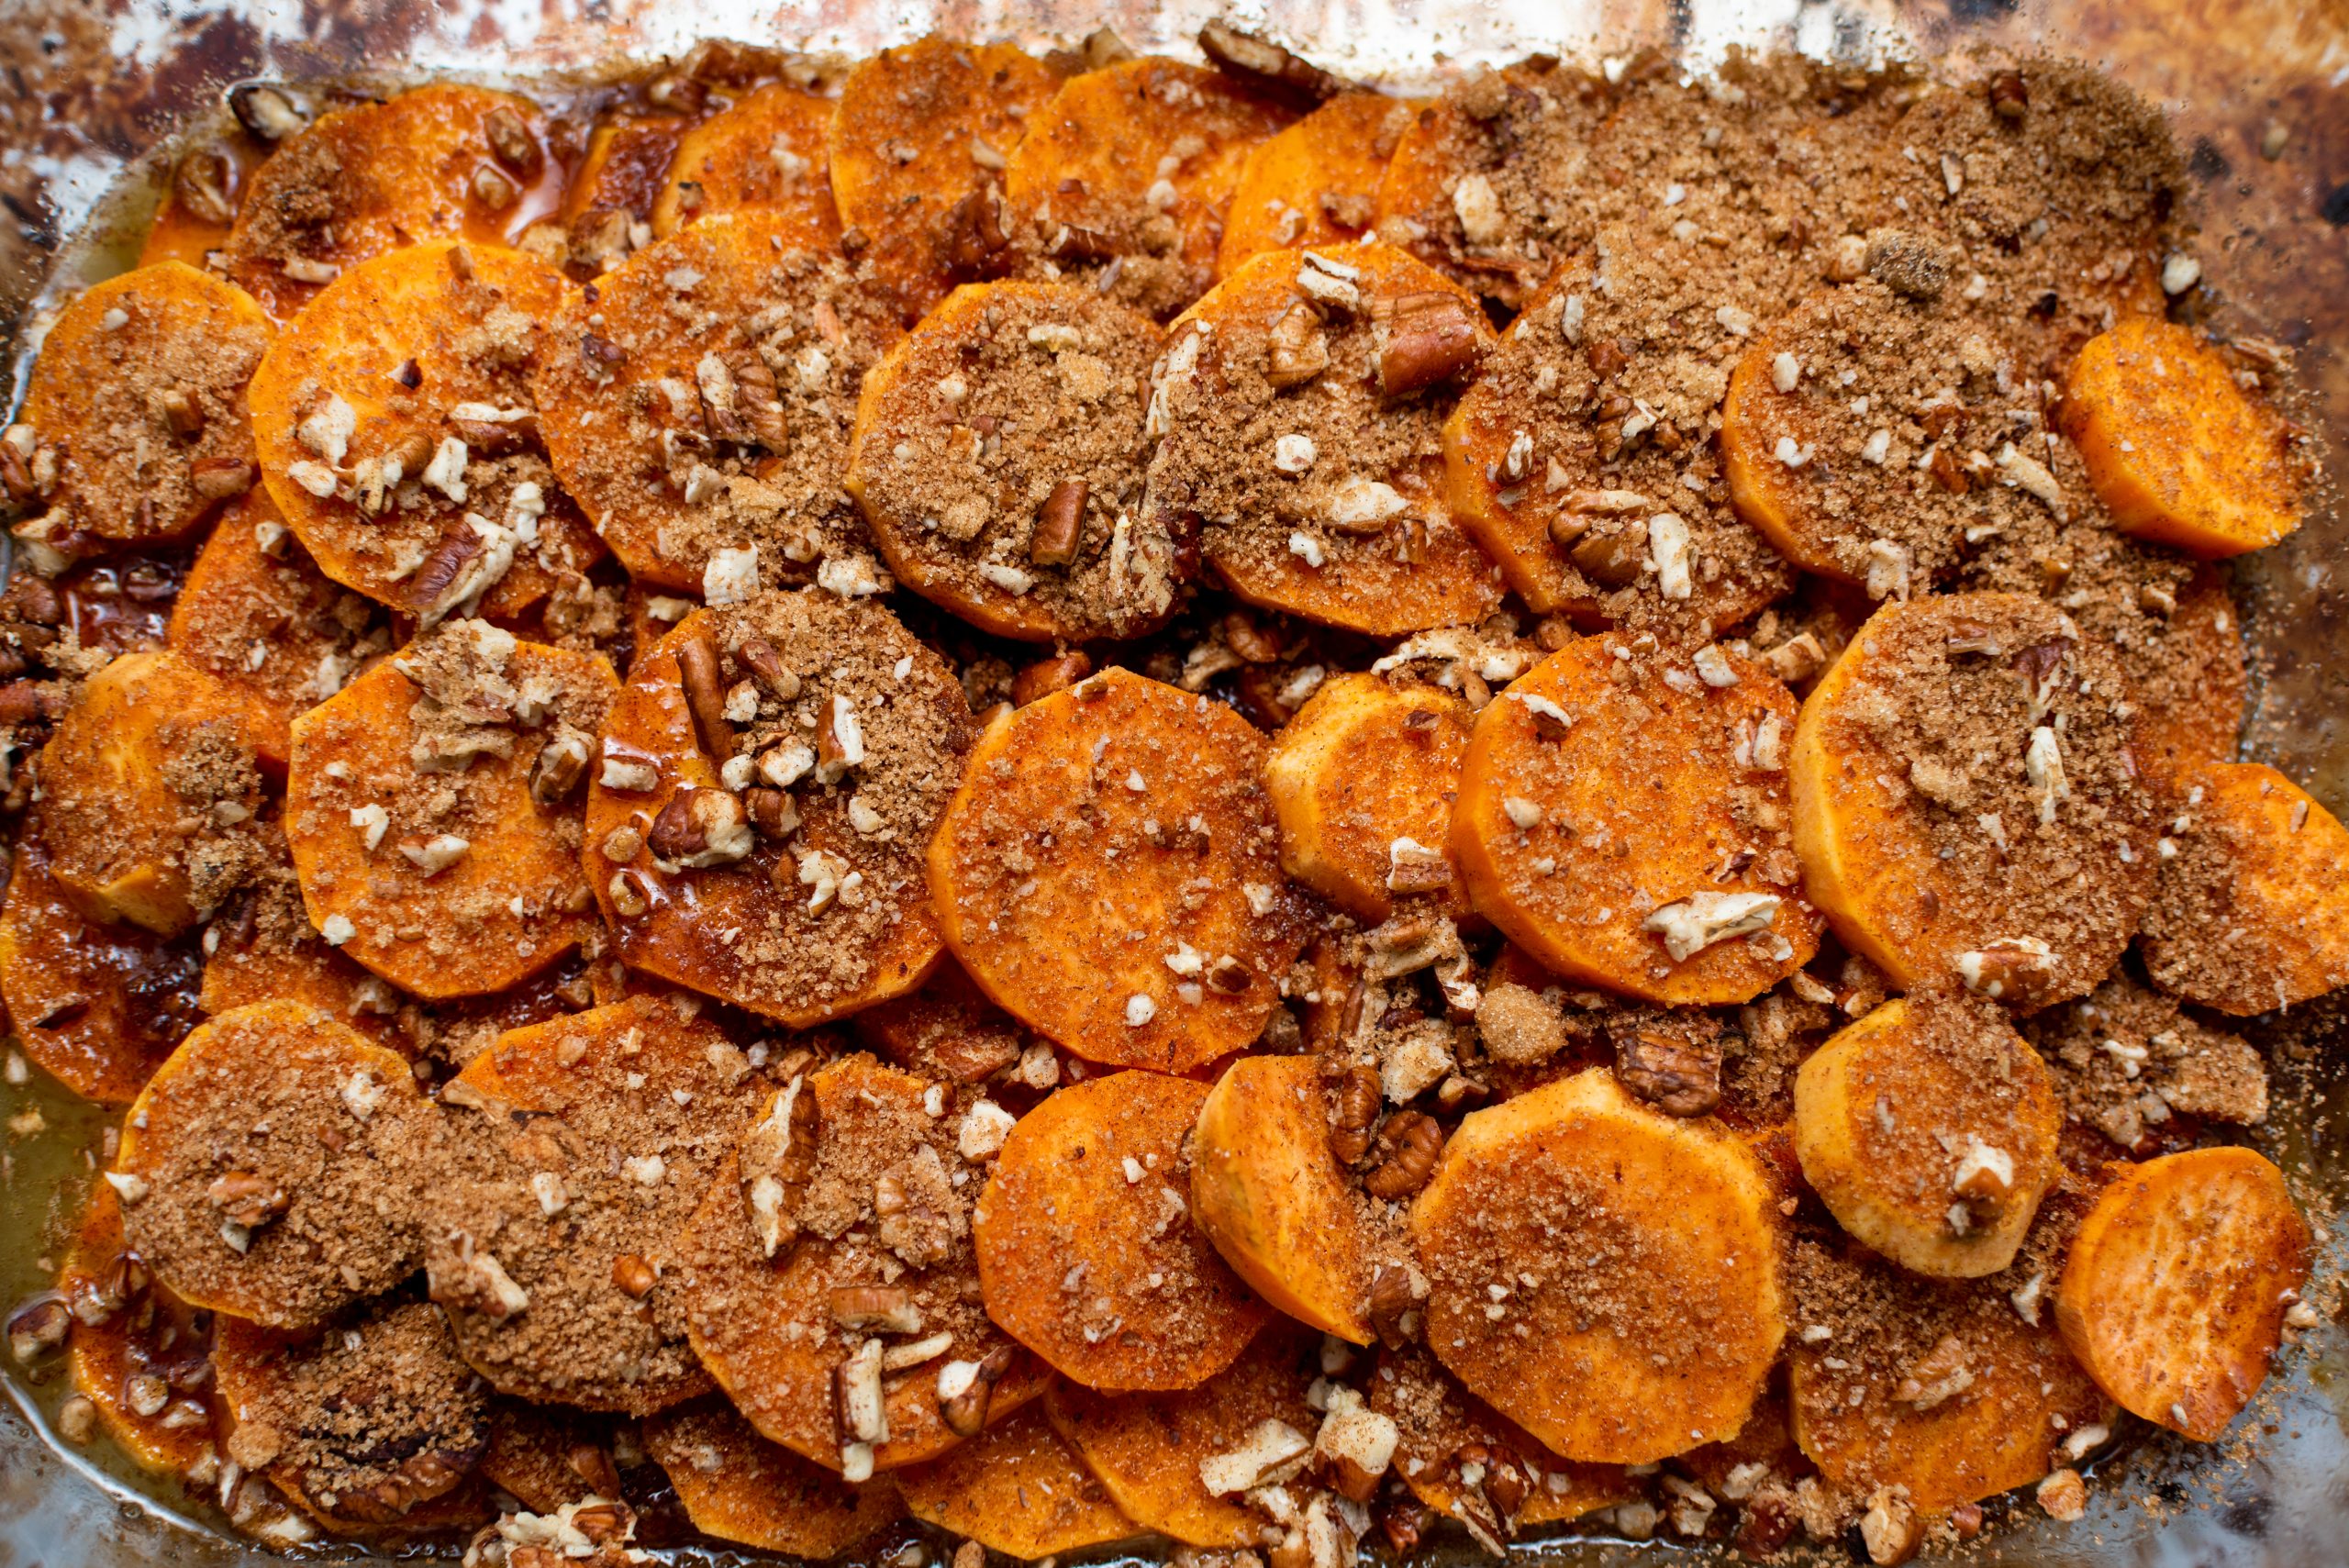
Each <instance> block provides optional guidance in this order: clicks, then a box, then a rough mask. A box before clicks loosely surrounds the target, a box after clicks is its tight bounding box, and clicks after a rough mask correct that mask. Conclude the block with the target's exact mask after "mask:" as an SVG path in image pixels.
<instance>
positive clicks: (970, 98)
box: [829, 33, 1061, 318]
mask: <svg viewBox="0 0 2349 1568" xmlns="http://www.w3.org/2000/svg"><path fill="white" fill-rule="evenodd" d="M1060 84H1061V83H1060V78H1059V77H1058V76H1056V75H1054V74H1053V73H1052V71H1050V70H1049V69H1048V68H1046V66H1045V65H1044V64H1043V62H1042V61H1039V60H1037V59H1036V58H1034V57H1033V56H1032V55H1030V54H1028V53H1026V52H1025V51H1023V50H1020V49H1019V48H1017V47H1015V46H1014V45H1011V44H1001V43H991V44H969V43H961V42H957V41H956V40H954V39H949V38H945V37H941V35H939V34H936V33H931V34H928V35H926V36H925V37H922V38H919V39H915V40H914V41H913V42H912V43H909V44H904V45H901V46H899V47H898V48H896V49H885V50H881V51H880V52H879V53H877V54H874V55H871V56H869V57H867V58H866V59H865V60H864V61H862V62H861V63H860V64H858V66H857V67H856V69H855V70H853V71H852V72H849V74H848V79H847V80H846V81H845V82H843V83H841V98H840V106H839V108H838V110H837V111H836V112H835V113H834V114H833V117H832V125H831V136H830V140H829V149H830V158H831V175H832V196H833V199H834V200H835V201H837V202H839V203H840V210H841V223H843V224H844V225H846V226H847V227H848V228H852V229H854V230H856V231H857V232H859V233H861V234H862V235H863V236H864V239H865V242H866V250H864V252H863V254H864V256H865V258H866V259H867V260H868V261H869V262H870V264H871V266H872V267H873V269H874V271H875V272H877V273H879V274H880V276H881V277H882V278H883V279H884V280H885V282H886V283H887V284H888V285H889V286H890V287H891V288H892V289H893V290H894V291H896V295H898V297H899V299H900V300H901V301H902V302H903V304H904V306H905V309H906V312H907V317H909V318H910V317H918V316H919V315H921V314H922V313H923V312H925V311H927V310H928V309H930V306H933V305H935V304H937V303H938V301H939V300H940V299H941V298H942V297H944V295H945V294H946V291H947V290H948V289H949V288H951V287H952V285H953V284H955V283H957V282H965V281H968V280H969V279H970V278H971V277H973V276H974V275H981V274H984V273H985V272H991V271H993V270H995V269H996V267H998V266H1001V265H1002V264H1004V263H1005V262H1006V261H1008V260H1009V258H1008V256H1005V255H1003V254H1002V253H1001V252H1002V250H1003V242H1004V240H1005V239H1008V236H1006V235H1004V234H1003V232H1002V229H1001V227H1000V218H999V217H998V216H996V214H995V213H994V212H993V210H992V207H993V204H994V203H996V201H998V200H999V199H1000V191H1001V187H1002V182H1003V171H1004V169H1005V167H1006V165H1007V164H1008V162H1009V158H1010V153H1011V151H1012V150H1013V149H1014V148H1016V147H1018V146H1019V139H1020V138H1021V137H1022V136H1024V135H1026V134H1027V128H1028V124H1029V121H1030V119H1031V118H1032V117H1034V116H1035V115H1037V114H1039V113H1041V111H1042V109H1043V107H1044V105H1045V104H1046V103H1047V102H1049V101H1050V100H1051V98H1052V94H1053V93H1054V92H1056V91H1057V90H1058V89H1059V87H1060ZM983 203H984V204H987V206H988V210H987V211H985V212H982V210H981V204H983ZM990 240H992V241H993V243H989V241H990Z"/></svg>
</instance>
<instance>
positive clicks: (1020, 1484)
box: [896, 1405, 1141, 1562]
mask: <svg viewBox="0 0 2349 1568" xmlns="http://www.w3.org/2000/svg"><path fill="white" fill-rule="evenodd" d="M896 1483H897V1490H898V1491H899V1492H900V1493H901V1494H903V1496H904V1497H905V1499H906V1511H907V1513H910V1514H911V1515H913V1517H914V1518H918V1519H920V1520H921V1521H922V1522H924V1523H925V1524H932V1525H936V1526H937V1527H938V1528H939V1529H944V1530H951V1531H952V1532H953V1533H954V1534H956V1535H958V1536H962V1537H963V1538H965V1539H966V1540H975V1541H977V1542H978V1543H979V1544H980V1545H981V1546H984V1547H986V1548H988V1549H989V1550H991V1551H1000V1552H1002V1553H1004V1554H1005V1555H1006V1556H1008V1557H1017V1558H1019V1559H1020V1560H1021V1561H1022V1562H1034V1561H1035V1560H1036V1559H1037V1558H1039V1557H1051V1556H1052V1555H1054V1554H1056V1553H1058V1552H1063V1551H1083V1550H1084V1549H1085V1548H1086V1547H1088V1546H1101V1545H1105V1544H1107V1543H1108V1542H1109V1541H1113V1540H1125V1539H1126V1538H1128V1537H1129V1536H1133V1535H1139V1534H1141V1526H1139V1525H1137V1524H1135V1523H1134V1521H1133V1520H1131V1519H1130V1518H1126V1516H1125V1515H1124V1514H1122V1513H1120V1512H1119V1509H1118V1505H1117V1504H1116V1503H1115V1502H1113V1501H1111V1500H1110V1496H1109V1493H1108V1488H1106V1487H1105V1486H1103V1485H1101V1483H1100V1481H1099V1480H1098V1479H1097V1478H1096V1477H1095V1475H1094V1473H1093V1472H1092V1471H1090V1470H1088V1469H1087V1468H1085V1460H1084V1458H1083V1457H1082V1456H1081V1455H1079V1454H1078V1453H1077V1451H1075V1450H1074V1449H1073V1448H1071V1447H1070V1446H1069V1444H1068V1441H1067V1440H1066V1439H1064V1438H1063V1437H1062V1436H1061V1435H1060V1434H1059V1433H1058V1432H1056V1431H1054V1430H1052V1423H1051V1422H1050V1421H1048V1420H1046V1419H1045V1418H1044V1412H1043V1410H1042V1408H1041V1407H1038V1406H1034V1405H1030V1406H1028V1407H1024V1408H1022V1409H1020V1410H1019V1411H1018V1412H1016V1413H1014V1414H1013V1415H1012V1416H1010V1417H1009V1418H1007V1419H1005V1420H1003V1421H1000V1422H997V1423H996V1424H995V1425H993V1426H990V1427H989V1428H987V1429H986V1430H985V1431H983V1432H981V1433H980V1434H979V1435H978V1436H976V1437H974V1438H973V1439H972V1440H970V1441H968V1442H966V1443H963V1444H960V1445H959V1446H957V1447H955V1448H952V1449H950V1450H948V1451H946V1452H945V1453H944V1454H943V1455H941V1456H940V1457H939V1458H937V1459H933V1460H931V1461H930V1462H928V1463H927V1464H917V1465H913V1466H911V1467H909V1468H907V1469H905V1470H900V1471H898V1472H897V1473H896Z"/></svg>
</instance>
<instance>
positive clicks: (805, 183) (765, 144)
mask: <svg viewBox="0 0 2349 1568" xmlns="http://www.w3.org/2000/svg"><path fill="white" fill-rule="evenodd" d="M832 112H833V106H832V100H831V99H829V98H827V97H825V96H823V95H821V94H818V93H813V92H810V91H808V90H807V88H804V87H799V86H796V85H794V84H792V83H787V82H775V83H769V84H767V85H766V86H764V87H760V88H756V89H754V90H752V91H751V93H750V94H748V95H745V96H744V97H743V98H742V99H741V101H740V102H739V103H736V104H734V105H732V106H729V107H728V108H725V109H722V110H720V111H719V112H718V113H717V114H714V115H712V116H710V117H709V118H707V119H706V120H704V121H702V122H701V124H699V125H697V126H696V127H694V128H693V129H691V130H689V131H687V132H685V137H684V139H682V140H680V141H679V142H678V143H677V155H676V158H675V160H674V161H672V162H671V163H670V165H669V183H667V185H665V186H664V187H662V192H661V195H660V198H659V199H658V200H656V201H655V202H654V203H653V204H652V232H653V233H654V234H655V235H657V236H659V237H660V238H662V239H667V238H668V237H669V236H670V235H672V234H674V233H675V232H676V231H677V230H678V229H680V228H684V227H685V225H687V224H689V223H698V222H699V221H701V220H702V219H703V218H705V217H716V216H717V215H718V214H719V213H726V212H736V211H740V209H742V208H744V207H757V208H760V209H763V210H766V211H771V212H774V213H775V214H777V215H779V217H781V218H782V220H783V222H784V223H785V225H786V226H787V227H788V228H790V230H791V231H792V232H793V233H794V234H795V235H796V237H797V239H796V243H798V244H800V245H802V246H805V247H807V248H808V249H811V250H829V249H831V248H832V247H833V246H834V245H836V244H838V243H839V240H840V233H841V219H840V213H839V211H838V210H837V209H836V208H835V207H834V206H833V205H832V187H831V181H830V178H829V174H828V173H827V172H826V168H827V162H828V159H827V155H826V152H825V142H826V139H828V138H829V135H830V133H831V128H832Z"/></svg>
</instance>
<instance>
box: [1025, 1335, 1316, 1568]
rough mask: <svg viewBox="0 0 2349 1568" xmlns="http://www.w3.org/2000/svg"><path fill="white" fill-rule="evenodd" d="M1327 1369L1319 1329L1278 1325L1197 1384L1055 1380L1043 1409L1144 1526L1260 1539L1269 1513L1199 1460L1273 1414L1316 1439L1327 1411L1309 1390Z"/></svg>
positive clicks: (1238, 1543)
mask: <svg viewBox="0 0 2349 1568" xmlns="http://www.w3.org/2000/svg"><path fill="white" fill-rule="evenodd" d="M1318 1371H1319V1367H1318V1365H1317V1363H1316V1361H1315V1351H1314V1341H1313V1337H1312V1336H1311V1335H1310V1334H1308V1333H1306V1332H1304V1331H1303V1330H1302V1329H1296V1328H1292V1327H1287V1326H1284V1325H1280V1324H1275V1325H1274V1326H1273V1327H1271V1328H1268V1329H1265V1330H1264V1332H1263V1333H1261V1334H1258V1335H1257V1336H1256V1337H1255V1340H1254V1342H1253V1343H1252V1344H1249V1345H1247V1346H1246V1347H1244V1353H1243V1354H1241V1356H1240V1358H1239V1360H1237V1361H1236V1362H1232V1363H1231V1365H1230V1367H1229V1368H1227V1369H1226V1370H1225V1371H1223V1372H1222V1373H1220V1374H1219V1375H1217V1376H1216V1377H1213V1378H1211V1379H1209V1380H1208V1382H1207V1383H1206V1384H1204V1385H1201V1386H1199V1387H1197V1388H1193V1389H1188V1390H1186V1391H1184V1392H1181V1393H1171V1394H1166V1393H1163V1394H1127V1395H1116V1394H1104V1393H1097V1392H1096V1391H1094V1390H1092V1389H1089V1388H1085V1387H1083V1386H1080V1385H1077V1384H1074V1383H1056V1384H1054V1385H1052V1389H1051V1391H1050V1392H1049V1393H1047V1394H1046V1395H1045V1396H1044V1414H1045V1415H1046V1416H1047V1417H1048V1418H1050V1419H1051V1421H1052V1429H1053V1430H1055V1431H1057V1432H1058V1433H1060V1435H1061V1436H1062V1437H1063V1439H1065V1440H1067V1441H1068V1443H1069V1444H1070V1446H1072V1447H1073V1448H1074V1449H1075V1450H1076V1451H1077V1452H1078V1453H1079V1454H1082V1455H1083V1456H1084V1458H1085V1465H1086V1466H1087V1468H1089V1469H1090V1470H1091V1471H1092V1472H1093V1473H1094V1474H1095V1475H1096V1476H1097V1477H1099V1479H1100V1482H1101V1485H1102V1487H1103V1489H1104V1490H1106V1491H1107V1492H1108V1494H1109V1496H1110V1498H1111V1500H1113V1501H1114V1502H1115V1503H1116V1504H1117V1506H1118V1507H1119V1511H1120V1512H1122V1513H1123V1514H1124V1515H1125V1516H1126V1517H1127V1518H1130V1519H1131V1520H1133V1521H1134V1523H1136V1524H1137V1525H1140V1526H1141V1527H1142V1528H1143V1529H1153V1530H1156V1531H1158V1532H1159V1533H1160V1534H1161V1535H1165V1536H1170V1537H1172V1538H1173V1539H1175V1540H1179V1541H1181V1542H1183V1543H1184V1544H1185V1545H1186V1546H1198V1547H1207V1548H1210V1549H1231V1548H1238V1547H1252V1546H1255V1545H1257V1544H1259V1542H1260V1541H1261V1540H1262V1535H1261V1532H1262V1531H1263V1529H1264V1516H1263V1515H1262V1514H1260V1513H1258V1512H1257V1511H1256V1510H1254V1509H1253V1508H1251V1507H1247V1506H1246V1505H1245V1504H1244V1503H1242V1502H1241V1499H1240V1498H1239V1497H1238V1496H1231V1495H1219V1494H1217V1493H1214V1492H1210V1491H1208V1487H1207V1483H1206V1481H1205V1479H1204V1478H1203V1477H1202V1476H1201V1475H1200V1473H1199V1465H1200V1464H1201V1462H1204V1461H1207V1460H1211V1459H1216V1458H1219V1457H1220V1456H1222V1455H1225V1454H1229V1453H1234V1452H1237V1451H1240V1450H1241V1449H1243V1448H1244V1447H1246V1446H1247V1444H1248V1441H1249V1439H1250V1438H1251V1437H1252V1435H1253V1434H1254V1433H1255V1432H1256V1430H1257V1429H1258V1428H1259V1427H1260V1426H1262V1425H1263V1424H1264V1423H1265V1422H1267V1421H1277V1422H1280V1423H1281V1424H1282V1425H1284V1426H1286V1427H1287V1428H1288V1429H1290V1430H1291V1431H1293V1432H1296V1433H1297V1434H1298V1435H1299V1436H1300V1437H1302V1438H1304V1439H1306V1440H1310V1439H1311V1438H1312V1436H1313V1433H1314V1429H1315V1428H1316V1427H1317V1426H1318V1425H1319V1417H1318V1416H1316V1415H1315V1414H1314V1411H1313V1408H1312V1407H1311V1406H1309V1405H1308V1404H1307V1403H1306V1390H1307V1389H1308V1387H1309V1386H1310V1385H1311V1384H1312V1382H1313V1378H1314V1376H1315V1374H1316V1373H1317V1372H1318Z"/></svg>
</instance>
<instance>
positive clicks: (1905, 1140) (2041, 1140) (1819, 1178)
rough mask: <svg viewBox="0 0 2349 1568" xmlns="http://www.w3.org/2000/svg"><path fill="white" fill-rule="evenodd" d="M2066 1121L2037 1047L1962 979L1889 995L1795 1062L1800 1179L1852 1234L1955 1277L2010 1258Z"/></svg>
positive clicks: (1908, 1262) (1909, 1264) (1914, 1265)
mask: <svg viewBox="0 0 2349 1568" xmlns="http://www.w3.org/2000/svg"><path fill="white" fill-rule="evenodd" d="M2063 1126H2064V1111H2063V1106H2062V1103H2061V1102H2060V1100H2059V1099H2058V1098H2057V1095H2056V1092H2055V1084H2054V1077H2053V1075H2052V1074H2050V1073H2049V1072H2048V1070H2047V1064H2046V1063H2045V1062H2042V1061H2041V1060H2040V1058H2039V1053H2038V1052H2037V1051H2033V1050H2032V1048H2031V1047H2030V1046H2029V1045H2028V1044H2026V1043H2024V1041H2023V1039H2022V1037H2021V1035H2018V1034H2017V1033H2015V1030H2014V1026H2013V1025H2012V1024H2010V1023H2009V1022H2008V1021H2007V1018H2006V1015H2005V1013H2004V1011H2003V1010H2002V1009H2001V1008H2000V1007H1999V1006H1998V1005H1997V1004H1996V1003H1994V1002H1991V1001H1988V1000H1987V999H1984V998H1979V997H1976V996H1974V995H1969V994H1967V993H1965V992H1964V991H1962V990H1959V989H1958V988H1957V987H1955V986H1950V987H1947V988H1945V989H1941V990H1932V991H1920V992H1918V993H1915V994H1914V995H1909V996H1903V997H1896V998H1894V999H1893V1000H1891V1001H1889V1002H1887V1003H1885V1004H1884V1005H1883V1006H1880V1007H1877V1008H1876V1009H1875V1010H1874V1011H1873V1012H1870V1013H1868V1014H1867V1015H1866V1016H1865V1017H1864V1018H1861V1019H1860V1020H1859V1021H1858V1022H1856V1023H1854V1024H1851V1025H1849V1026H1847V1027H1846V1028H1845V1029H1843V1030H1842V1032H1841V1033H1839V1034H1837V1035H1836V1036H1835V1037H1834V1038H1833V1039H1831V1040H1829V1041H1828V1042H1827V1043H1826V1044H1825V1045H1823V1046H1821V1047H1820V1048H1819V1050H1817V1051H1813V1052H1812V1053H1811V1054H1810V1056H1809V1057H1808V1058H1807V1059H1805V1061H1804V1062H1803V1064H1802V1067H1801V1068H1800V1070H1799V1071H1798V1073H1796V1074H1795V1121H1794V1137H1795V1153H1796V1155H1797V1156H1798V1158H1799V1159H1800V1160H1801V1162H1802V1173H1803V1179H1804V1180H1805V1181H1807V1182H1809V1184H1810V1185H1811V1188H1812V1190H1813V1191H1815V1192H1817V1193H1818V1194H1819V1196H1820V1200H1821V1201H1822V1202H1824V1203H1825V1204H1826V1205H1827V1207H1828V1211H1829V1212H1830V1213H1831V1214H1833V1215H1834V1216H1835V1218H1836V1220H1837V1222H1838V1223H1840V1224H1841V1225H1842V1227H1843V1229H1845V1230H1847V1231H1849V1232H1851V1234H1852V1235H1853V1236H1854V1237H1856V1238H1857V1239H1858V1240H1861V1241H1864V1242H1865V1243H1866V1244H1867V1245H1868V1246H1870V1247H1872V1248H1874V1249H1875V1250H1876V1251H1878V1252H1881V1253H1883V1254H1884V1255H1885V1256H1886V1257H1887V1258H1889V1259H1891V1260H1892V1261H1893V1262H1896V1263H1898V1264H1899V1265H1900V1266H1901V1267H1903V1268H1906V1269H1911V1270H1914V1271H1915V1272H1916V1273H1921V1274H1932V1275H1936V1276H1939V1277H1941V1278H1945V1279H1977V1278H1979V1277H1981V1276H1982V1275H1984V1274H1990V1273H1998V1271H1999V1270H2000V1269H2003V1268H2005V1267H2006V1266H2007V1264H2008V1263H2009V1262H2011V1261H2012V1260H2013V1258H2014V1255H2015V1250H2016V1249H2017V1248H2019V1247H2021V1245H2022V1239H2023V1233H2024V1232H2025V1231H2027V1230H2029V1229H2031V1221H2032V1215H2034V1214H2035V1213H2036V1212H2037V1211H2038V1208H2039V1200H2040V1196H2041V1195H2042V1194H2043V1193H2044V1192H2045V1191H2046V1190H2047V1188H2048V1186H2049V1184H2051V1183H2053V1182H2054V1180H2055V1177H2056V1174H2057V1173H2058V1170H2059V1167H2058V1164H2057V1161H2056V1138H2057V1136H2058V1135H2059V1134H2060V1133H2061V1132H2062V1130H2063Z"/></svg>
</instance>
